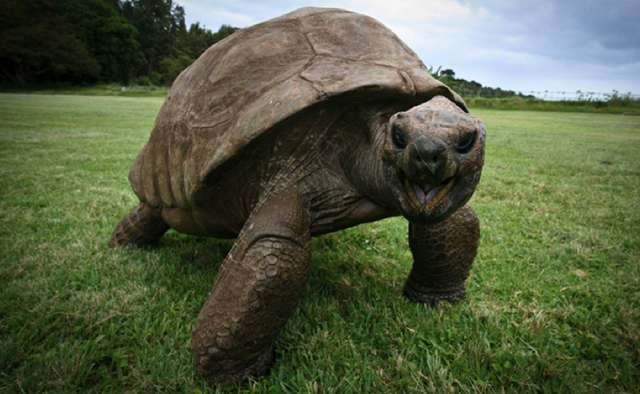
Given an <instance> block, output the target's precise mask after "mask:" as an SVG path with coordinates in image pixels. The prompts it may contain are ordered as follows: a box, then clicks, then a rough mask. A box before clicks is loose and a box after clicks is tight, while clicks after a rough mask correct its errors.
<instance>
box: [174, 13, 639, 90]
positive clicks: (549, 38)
mask: <svg viewBox="0 0 640 394" xmlns="http://www.w3.org/2000/svg"><path fill="white" fill-rule="evenodd" d="M177 3H179V4H181V5H183V6H184V7H185V11H186V18H187V23H193V22H200V23H201V24H203V25H205V26H206V27H207V28H209V29H212V30H214V31H215V30H217V29H218V28H219V27H220V25H221V24H229V25H232V26H237V27H247V26H251V25H253V24H255V23H258V22H262V21H264V20H267V19H270V18H273V17H276V16H278V15H281V14H284V13H286V12H289V11H292V10H294V9H297V8H300V7H305V6H321V7H339V8H344V9H348V10H352V11H356V12H360V13H364V14H367V15H369V16H372V17H374V18H376V19H378V20H379V21H381V22H382V23H384V24H385V25H386V26H387V27H389V28H391V30H393V31H394V32H395V33H396V34H397V35H398V36H399V37H400V38H401V39H402V40H404V41H405V42H406V43H407V44H408V45H409V46H410V47H411V48H412V49H413V50H414V51H415V52H417V53H418V55H419V56H420V58H421V59H422V61H423V62H424V63H425V64H426V65H428V66H429V65H432V66H434V67H437V66H443V67H445V68H452V69H453V70H455V72H456V74H457V76H459V77H462V78H465V79H468V80H476V81H478V82H480V83H481V84H483V85H486V86H492V87H501V88H505V89H513V90H519V91H531V90H535V91H540V90H553V91H556V90H563V91H570V92H574V91H576V90H578V89H580V90H582V91H595V92H605V93H606V92H611V91H612V90H613V89H615V90H618V91H620V92H623V93H625V92H633V93H635V94H640V0H612V1H602V0H601V1H593V0H581V1H574V0H565V1H551V0H535V1H523V0H485V1H457V0H437V1H436V0H342V1H331V0H316V1H315V2H304V1H296V0H276V1H264V0H263V1H254V0H235V1H234V0H229V1H219V0H177Z"/></svg>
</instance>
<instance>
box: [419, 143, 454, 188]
mask: <svg viewBox="0 0 640 394" xmlns="http://www.w3.org/2000/svg"><path fill="white" fill-rule="evenodd" d="M412 145H414V149H413V151H414V154H413V162H414V166H415V168H416V170H418V172H420V173H422V176H424V177H426V178H427V181H429V183H439V181H440V180H441V178H442V176H443V175H444V172H445V171H444V168H445V167H446V162H447V155H446V146H445V144H444V142H442V141H441V140H439V139H437V138H426V137H422V138H420V139H418V140H417V141H416V142H415V143H414V144H412Z"/></svg>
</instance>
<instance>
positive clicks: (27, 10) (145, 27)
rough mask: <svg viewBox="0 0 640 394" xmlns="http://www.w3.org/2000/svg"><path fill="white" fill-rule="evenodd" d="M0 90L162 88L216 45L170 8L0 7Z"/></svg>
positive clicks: (91, 0) (40, 2)
mask: <svg viewBox="0 0 640 394" xmlns="http://www.w3.org/2000/svg"><path fill="white" fill-rule="evenodd" d="M0 3H2V4H0V84H3V85H30V84H51V83H70V84H83V83H96V82H117V83H123V84H130V83H133V84H142V85H145V84H156V85H161V84H169V83H171V82H172V81H173V79H174V78H175V77H176V76H177V75H178V73H180V71H182V70H183V69H184V68H185V67H187V66H188V65H189V64H191V63H192V62H193V61H194V60H195V59H196V58H197V57H198V56H200V54H201V53H202V52H204V51H205V50H206V49H207V48H208V47H209V46H211V45H213V44H214V43H215V42H217V41H219V40H221V39H223V38H224V37H226V36H228V35H229V34H231V33H233V32H234V31H235V30H237V29H236V28H234V27H231V26H228V25H223V26H222V27H220V29H219V30H218V31H217V32H215V33H214V32H212V31H211V30H209V29H206V28H205V27H204V26H201V25H200V24H199V23H194V24H191V25H190V26H189V27H187V26H186V23H185V11H184V8H183V7H182V6H180V5H179V4H177V3H175V2H174V1H172V0H126V1H120V0H2V2H0Z"/></svg>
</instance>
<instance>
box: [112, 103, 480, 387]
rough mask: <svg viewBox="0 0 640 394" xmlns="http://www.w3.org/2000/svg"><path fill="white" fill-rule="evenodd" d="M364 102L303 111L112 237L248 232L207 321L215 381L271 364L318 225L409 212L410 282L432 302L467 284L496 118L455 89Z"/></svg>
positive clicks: (204, 366) (198, 335)
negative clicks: (408, 102)
mask: <svg viewBox="0 0 640 394" xmlns="http://www.w3.org/2000/svg"><path fill="white" fill-rule="evenodd" d="M355 107H356V109H355V110H354V109H353V106H352V107H349V108H347V107H345V106H344V105H343V104H339V103H326V104H324V105H321V106H317V107H314V108H311V109H309V110H306V111H303V112H301V113H300V114H298V115H296V116H294V117H292V118H291V119H289V120H287V121H286V122H283V123H281V124H280V125H278V126H277V127H276V128H274V129H273V130H272V131H270V134H269V136H268V138H263V139H261V140H259V141H256V142H255V143H253V144H251V145H250V146H249V147H248V148H247V149H245V150H244V151H242V152H240V153H239V154H238V157H237V158H236V160H234V161H233V162H231V163H229V164H228V165H227V166H226V167H225V168H223V169H221V170H220V171H219V172H217V173H216V174H214V175H212V176H211V177H210V178H209V179H207V185H208V188H207V190H206V193H204V194H203V195H202V196H200V200H198V201H194V202H193V206H192V207H191V208H175V207H157V208H151V207H147V206H146V205H144V204H142V205H141V207H142V208H137V210H136V211H134V212H133V213H132V214H131V216H130V217H129V218H126V219H125V220H124V221H123V224H121V225H120V226H119V227H118V228H117V229H116V231H115V233H114V237H113V239H112V241H111V244H112V245H122V244H144V243H149V242H150V241H156V240H157V239H158V238H159V237H160V236H161V235H162V233H164V231H165V230H166V228H167V226H169V227H171V228H174V229H176V230H178V231H182V232H185V233H190V234H200V235H210V236H224V237H229V236H236V235H237V236H238V238H237V241H236V243H235V244H234V247H233V249H232V250H231V251H230V252H229V254H228V256H227V257H226V259H225V261H224V263H223V265H222V268H221V270H220V273H219V275H218V278H217V280H216V283H215V284H214V286H213V291H212V293H211V294H210V296H209V298H208V300H207V301H206V303H205V305H204V306H203V308H202V310H201V312H200V314H199V316H198V319H197V322H196V326H195V329H194V331H193V338H192V349H193V360H194V364H195V366H196V368H197V369H198V371H199V372H200V374H202V375H203V376H205V377H206V378H207V379H209V380H210V381H213V382H220V381H222V382H238V381H243V380H246V379H247V378H248V377H251V376H258V375H260V374H263V373H265V372H266V371H267V370H268V368H269V366H270V365H271V363H272V362H273V343H274V340H275V338H276V336H277V334H278V332H279V331H280V329H281V328H282V327H283V326H284V324H285V323H286V321H287V319H288V317H289V316H290V315H291V313H292V311H293V310H294V308H295V305H296V304H297V302H298V300H299V298H300V296H301V294H302V290H303V288H304V284H305V281H306V275H307V270H308V264H309V255H310V250H309V238H310V236H312V235H318V234H324V233H328V232H332V231H337V230H340V229H343V228H346V227H350V226H354V225H357V224H359V223H365V222H370V221H374V220H378V219H381V218H384V217H388V216H397V215H403V216H404V217H406V218H407V219H408V220H409V221H410V235H409V243H410V247H411V251H412V253H413V256H414V266H413V269H412V272H411V274H410V276H409V279H408V281H407V284H406V286H405V290H404V294H405V295H406V296H407V297H408V298H409V299H410V300H412V301H416V302H421V303H426V304H430V305H435V304H437V303H438V302H439V301H441V300H449V301H454V300H457V299H460V298H462V296H463V295H464V282H465V279H466V278H467V276H468V272H469V268H470V266H471V264H472V262H473V259H474V257H475V255H476V250H477V247H478V239H479V225H478V220H477V218H476V217H475V214H474V213H473V211H472V210H471V209H470V208H468V207H464V205H465V204H466V202H467V201H468V200H469V198H470V197H471V195H472V193H473V191H474V189H475V186H476V184H477V183H478V181H479V178H480V170H481V168H482V165H483V152H484V126H483V125H482V124H481V123H480V122H479V121H477V120H476V119H474V118H472V117H471V116H470V115H468V114H466V113H465V112H463V111H462V110H461V109H460V108H459V107H457V106H456V105H454V104H452V103H451V102H450V101H449V100H448V99H446V98H444V97H441V96H438V97H435V98H433V99H431V100H430V101H428V102H426V103H424V104H421V105H419V106H416V107H413V108H410V109H407V108H406V107H404V106H403V105H402V103H398V102H396V101H395V100H394V101H392V102H385V101H380V102H377V103H369V104H367V105H366V106H365V105H361V106H355ZM394 130H395V131H394ZM398 130H399V131H398ZM472 132H473V133H475V134H472ZM394 133H401V134H402V137H403V139H404V140H403V141H400V142H402V143H401V144H399V143H398V141H397V138H396V137H397V136H396V137H394ZM469 136H472V137H473V140H471V144H470V145H469V147H468V150H467V147H466V146H465V144H464V142H465V138H467V137H469ZM467 139H468V138H467ZM462 148H464V149H462ZM140 240H143V242H140Z"/></svg>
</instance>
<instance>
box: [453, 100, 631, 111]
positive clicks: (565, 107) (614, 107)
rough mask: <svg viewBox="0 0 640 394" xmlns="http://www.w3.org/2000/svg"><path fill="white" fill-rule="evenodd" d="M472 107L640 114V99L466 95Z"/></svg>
mask: <svg viewBox="0 0 640 394" xmlns="http://www.w3.org/2000/svg"><path fill="white" fill-rule="evenodd" d="M464 99H465V101H466V103H467V105H469V107H471V108H476V109H477V108H483V109H508V110H518V111H553V112H590V113H602V114H624V115H640V99H633V98H630V97H625V96H616V97H614V98H612V99H610V100H608V101H595V100H559V101H549V100H541V99H532V98H523V97H506V98H487V97H465V98H464Z"/></svg>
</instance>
